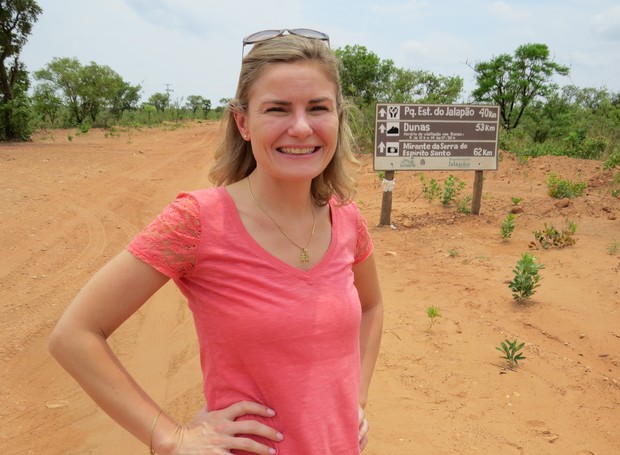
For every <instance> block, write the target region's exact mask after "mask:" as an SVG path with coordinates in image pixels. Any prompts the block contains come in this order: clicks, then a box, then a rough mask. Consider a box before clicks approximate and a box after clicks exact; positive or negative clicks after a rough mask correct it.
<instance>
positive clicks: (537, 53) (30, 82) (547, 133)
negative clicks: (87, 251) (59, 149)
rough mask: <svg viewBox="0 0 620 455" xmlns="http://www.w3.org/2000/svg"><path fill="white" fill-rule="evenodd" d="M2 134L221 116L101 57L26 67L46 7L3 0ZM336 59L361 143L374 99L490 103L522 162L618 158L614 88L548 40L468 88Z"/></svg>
mask: <svg viewBox="0 0 620 455" xmlns="http://www.w3.org/2000/svg"><path fill="white" fill-rule="evenodd" d="M0 13H1V14H0V44H1V45H2V49H3V52H2V53H0V90H1V93H0V95H1V96H0V141H20V140H22V141H23V140H28V139H30V137H31V135H32V133H33V132H34V131H36V130H38V129H50V128H76V129H77V130H79V131H81V132H87V131H88V130H89V129H90V128H92V127H103V128H114V127H119V126H120V127H140V126H152V125H158V124H161V123H163V122H182V121H184V120H200V119H210V120H217V119H219V118H221V114H222V112H223V110H224V107H225V106H226V104H227V103H228V101H229V98H221V99H220V100H219V101H218V105H217V106H214V103H213V102H212V101H211V100H209V99H207V98H205V97H204V96H202V95H200V94H193V95H188V96H187V97H180V98H173V97H172V96H171V91H162V92H158V93H152V94H144V93H143V91H142V87H141V86H140V85H132V84H131V83H130V82H127V81H125V80H124V79H123V77H122V76H121V75H120V74H118V73H117V72H115V71H114V70H113V69H112V68H110V67H108V66H103V65H99V64H97V63H96V62H90V63H88V64H85V63H83V62H80V61H78V60H77V59H75V58H68V57H57V58H54V59H53V60H52V61H51V62H49V63H47V65H45V67H43V68H38V69H35V70H34V71H33V72H28V71H27V70H26V68H25V66H24V64H23V63H22V62H21V61H20V55H21V52H22V49H23V47H24V45H25V44H26V43H27V40H28V37H29V36H30V34H31V33H32V31H33V25H34V24H35V23H36V22H37V20H38V18H39V17H40V16H41V15H42V14H45V11H44V10H43V9H42V8H41V7H40V6H39V5H38V3H37V2H36V1H35V0H21V1H19V2H8V3H7V4H6V5H5V6H3V8H2V10H1V11H0ZM335 52H336V54H337V55H338V57H339V59H340V60H341V62H342V69H341V79H342V87H343V92H344V94H345V96H346V98H347V100H348V101H349V102H350V104H351V105H352V107H353V109H352V113H351V119H350V120H351V124H352V129H353V132H354V135H355V137H356V140H357V146H358V150H359V151H360V152H362V153H371V152H372V150H373V147H374V139H373V137H374V119H375V104H376V103H377V102H381V103H411V104H413V103H419V104H424V103H428V104H459V103H478V104H494V105H498V106H499V107H500V127H501V131H500V135H499V146H500V148H501V149H503V150H508V151H510V152H511V153H514V154H515V155H516V156H517V157H518V159H519V161H525V160H527V159H529V158H530V157H537V156H541V155H566V156H571V157H575V158H584V159H595V160H602V161H603V166H604V168H605V169H606V170H611V169H613V168H615V167H617V166H619V165H620V145H619V143H618V136H619V134H620V133H619V132H620V93H612V92H610V91H608V90H607V89H606V88H604V87H597V88H594V87H586V88H580V87H576V86H574V85H566V86H563V87H560V86H559V85H558V84H556V83H555V82H554V81H555V80H557V79H561V77H563V76H569V72H570V70H569V67H568V66H565V65H562V64H560V63H557V62H555V61H554V60H553V59H552V58H551V52H550V50H549V48H548V47H547V45H545V44H541V43H528V44H524V45H521V46H519V47H518V48H517V49H516V50H515V51H514V52H513V53H505V54H501V55H498V56H492V57H490V58H489V60H487V61H480V62H473V63H468V65H469V67H470V68H471V69H472V71H473V75H474V77H475V79H476V83H477V87H476V88H475V89H474V90H473V92H472V93H469V94H467V93H464V92H463V80H462V78H460V77H456V76H443V75H439V74H434V73H432V72H429V71H426V70H424V69H409V68H399V67H397V66H396V65H395V63H394V61H392V60H390V59H381V58H380V57H379V56H378V55H376V54H375V53H373V52H372V51H370V50H369V49H367V48H366V47H364V46H360V45H346V46H344V47H342V48H338V49H336V50H335Z"/></svg>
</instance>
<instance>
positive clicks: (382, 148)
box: [379, 142, 385, 154]
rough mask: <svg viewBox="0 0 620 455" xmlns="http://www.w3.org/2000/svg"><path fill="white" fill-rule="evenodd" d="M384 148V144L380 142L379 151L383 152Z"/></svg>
mask: <svg viewBox="0 0 620 455" xmlns="http://www.w3.org/2000/svg"><path fill="white" fill-rule="evenodd" d="M384 150H385V144H384V143H383V142H382V143H381V144H379V153H381V154H383V151H384Z"/></svg>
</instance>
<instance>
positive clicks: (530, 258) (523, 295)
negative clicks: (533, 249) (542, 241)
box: [508, 253, 545, 302]
mask: <svg viewBox="0 0 620 455" xmlns="http://www.w3.org/2000/svg"><path fill="white" fill-rule="evenodd" d="M544 268H545V266H544V265H542V264H537V263H536V257H534V255H533V254H531V253H523V254H522V255H521V259H519V261H518V262H517V265H516V266H515V268H514V270H513V271H512V272H513V273H514V278H513V280H512V281H510V282H509V283H508V287H509V288H510V290H511V291H512V297H513V298H514V299H515V300H517V301H518V302H521V301H523V300H526V299H529V298H530V297H531V296H532V295H534V293H535V291H534V289H536V288H537V287H538V286H540V284H538V282H539V281H540V279H541V276H540V273H538V271H539V270H540V269H544Z"/></svg>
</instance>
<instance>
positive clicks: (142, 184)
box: [0, 125, 217, 454]
mask: <svg viewBox="0 0 620 455" xmlns="http://www.w3.org/2000/svg"><path fill="white" fill-rule="evenodd" d="M216 130H217V129H216V128H214V127H213V125H206V126H205V128H204V130H203V131H201V132H200V133H195V130H194V134H193V137H192V138H191V140H192V141H193V142H192V146H191V147H186V148H184V154H183V156H179V154H178V153H177V151H176V150H175V147H176V146H178V145H179V144H182V143H183V142H184V141H186V140H187V138H184V137H183V136H184V134H183V130H182V129H181V130H177V131H171V132H170V134H169V136H168V138H167V139H164V140H166V141H168V143H169V146H170V153H167V152H166V151H165V150H164V151H163V152H161V151H160V152H158V153H151V154H149V152H148V150H149V148H150V147H151V145H150V144H151V142H149V137H148V135H147V134H145V135H142V136H140V135H134V136H133V141H134V142H135V144H131V145H132V146H133V148H134V150H132V147H131V146H129V145H127V144H125V143H123V142H122V141H116V143H112V144H111V147H110V151H109V152H108V153H107V154H106V155H105V157H104V159H103V160H100V161H93V160H92V159H91V157H90V156H89V153H88V151H87V152H85V153H79V152H76V154H75V155H74V156H73V157H72V158H71V159H72V160H74V159H75V160H80V161H81V163H80V164H81V168H82V172H81V173H80V174H78V175H67V174H65V173H64V172H63V168H62V167H63V165H67V166H68V165H69V163H63V162H62V161H61V160H56V159H55V156H54V152H55V150H59V149H62V148H64V147H65V145H64V144H48V145H50V147H45V148H44V149H45V150H43V151H42V152H40V153H39V154H38V155H37V156H32V155H31V156H15V157H13V160H11V161H8V163H9V164H14V165H15V166H13V168H12V169H7V166H6V163H3V164H4V167H3V168H0V169H1V170H2V171H3V172H21V173H23V174H24V178H21V179H20V180H19V185H15V188H12V189H10V191H9V189H7V190H5V192H4V194H3V195H2V196H3V199H2V206H1V207H2V211H1V213H2V216H3V217H4V216H5V215H6V216H8V217H10V218H11V219H12V221H13V222H12V223H11V226H14V225H15V223H14V221H15V219H16V218H17V219H19V220H20V225H28V226H30V229H31V234H32V235H31V236H30V237H35V239H34V240H35V241H36V245H37V246H36V247H35V248H31V249H30V250H29V251H28V256H29V261H28V262H29V264H28V265H27V266H26V267H25V266H24V264H23V262H22V263H20V261H23V257H24V251H23V247H22V243H21V242H20V241H19V238H20V237H19V235H17V234H18V232H19V227H20V226H19V225H18V226H17V228H13V229H12V230H11V231H8V232H7V231H4V232H3V234H0V236H5V237H6V238H11V239H18V240H17V242H15V243H14V245H13V248H12V250H11V251H10V252H9V255H7V256H6V257H5V259H6V260H4V261H3V264H2V268H1V269H0V273H1V275H0V276H2V278H3V283H4V284H3V286H2V288H3V289H2V291H1V294H0V295H1V296H2V297H3V298H2V301H3V302H6V301H7V300H5V299H4V297H5V296H9V295H10V299H11V303H9V304H8V305H6V307H5V308H3V315H5V316H7V317H3V318H2V319H1V321H2V322H0V334H1V337H2V343H1V344H0V346H2V348H1V349H2V350H1V351H0V355H1V357H2V359H3V363H5V364H6V365H8V368H6V369H4V370H3V373H2V376H0V377H1V378H2V381H1V382H2V384H4V385H3V386H0V409H7V411H5V412H2V411H0V427H2V428H3V429H2V430H1V431H0V445H2V447H3V451H4V450H7V451H8V453H30V451H32V453H35V452H37V451H38V450H37V448H39V449H40V447H41V442H40V441H33V440H30V439H29V438H28V437H27V435H29V434H32V433H34V432H43V434H47V435H49V440H48V441H47V443H46V444H45V446H46V447H47V448H48V450H46V451H45V453H46V454H47V453H58V454H69V453H88V452H89V450H91V449H88V447H101V444H103V446H106V444H107V445H110V441H109V438H108V435H109V433H110V432H114V431H115V430H114V425H115V424H113V423H112V422H111V421H110V419H109V418H108V417H107V416H104V415H102V413H101V411H98V410H96V408H95V407H94V405H93V404H92V402H90V400H89V399H88V398H87V397H85V395H84V393H83V392H81V391H80V390H79V389H77V388H76V385H75V384H74V383H73V382H72V380H71V379H70V378H67V377H66V376H65V374H64V373H63V372H62V371H60V368H59V367H58V366H57V365H56V364H55V362H54V361H53V360H51V358H50V357H49V354H48V353H47V351H46V349H45V344H46V340H47V338H48V336H49V331H50V330H51V328H52V326H53V325H54V323H55V320H56V319H57V316H59V315H60V313H61V312H62V309H63V308H64V307H65V306H66V304H67V303H68V302H69V301H70V299H71V298H72V297H73V296H74V295H75V294H76V293H77V291H78V290H79V288H80V287H81V286H82V285H83V284H84V282H85V281H86V280H87V279H88V277H90V276H91V275H92V273H94V271H96V270H97V269H98V268H99V267H100V266H101V265H103V263H105V262H106V261H107V260H108V259H110V258H111V257H112V256H113V255H115V254H116V253H117V252H118V251H120V249H121V248H122V247H123V245H125V244H126V243H127V241H128V240H129V239H130V238H131V237H132V236H133V235H134V234H135V233H136V232H138V230H139V229H141V228H142V227H143V226H144V225H145V224H146V223H148V222H150V220H151V219H152V218H153V217H154V215H155V214H156V213H157V212H158V211H159V210H161V208H163V206H164V205H165V204H167V203H168V202H169V201H170V200H171V199H172V198H173V197H174V196H175V195H176V193H177V192H178V191H180V190H182V189H188V190H189V189H194V188H199V187H203V186H205V185H207V183H206V172H207V167H206V166H207V165H208V161H209V159H210V156H211V154H212V148H213V145H214V135H215V131H216ZM196 134H199V135H200V136H196ZM137 136H138V137H137ZM164 136H166V135H164ZM157 137H158V138H159V137H160V135H157ZM54 145H56V146H57V147H54ZM152 147H154V148H156V149H158V150H161V148H162V144H161V143H158V144H156V145H153V146H152ZM141 149H144V150H145V151H141ZM2 152H4V153H5V154H6V150H2ZM9 154H10V153H9ZM166 154H167V155H168V156H165V155H166ZM162 155H164V156H162ZM46 156H51V158H45V157H46ZM0 157H2V155H0ZM0 159H1V158H0ZM71 164H73V165H75V163H71ZM50 167H51V169H50ZM42 187H43V188H45V189H46V192H45V194H43V195H41V188H42ZM35 195H36V196H35ZM50 207H53V210H50ZM40 213H45V214H46V215H45V216H43V217H41V216H40V215H39V214H40ZM8 217H7V218H5V219H7V220H8ZM59 227H60V228H59ZM5 244H6V243H5ZM23 244H24V245H27V244H32V238H29V239H28V241H27V242H23ZM24 282H30V284H31V285H30V286H23V283H24ZM168 288H169V289H168ZM50 306H53V307H55V310H53V314H55V315H56V316H55V317H53V318H51V319H50V318H49V317H47V316H45V315H49V313H50ZM179 312H182V313H183V316H182V317H179V315H178V314H177V313H179ZM188 318H189V313H188V312H187V310H186V308H184V301H183V300H182V299H181V298H180V294H179V293H178V291H177V290H176V288H174V287H173V286H167V287H166V288H165V289H164V290H162V292H161V293H160V294H158V295H156V296H155V297H154V298H153V301H152V302H149V303H148V304H147V305H146V306H145V307H144V308H143V309H141V310H140V314H138V315H137V316H136V317H135V318H134V319H135V320H132V321H131V324H129V323H128V328H127V329H124V328H121V329H119V331H118V332H117V333H115V334H114V335H113V337H112V339H111V343H112V344H113V345H114V344H117V345H118V346H119V347H120V349H121V354H120V355H121V356H122V357H123V360H124V361H125V362H126V363H127V364H128V366H129V367H130V368H131V369H132V370H135V372H136V374H137V376H138V377H140V378H141V379H142V380H143V382H144V383H145V388H146V389H147V390H148V391H149V392H151V393H152V394H153V396H154V397H155V398H156V399H158V400H161V401H162V403H165V402H166V401H168V400H169V399H170V400H175V399H178V398H179V397H181V396H183V394H185V393H186V391H185V390H175V389H174V387H177V386H176V384H177V383H175V384H173V383H172V381H177V380H178V379H179V377H178V375H175V376H173V377H172V378H169V377H168V375H167V373H168V371H169V370H171V369H176V370H179V371H182V372H183V374H184V375H191V374H194V376H195V377H194V381H193V382H194V383H195V379H196V378H197V379H198V381H199V380H200V376H199V364H198V361H197V357H196V355H189V356H187V355H178V354H176V352H175V351H171V350H170V343H169V339H168V337H167V336H164V337H162V334H169V333H173V332H174V328H175V327H176V324H177V322H178V321H179V319H181V320H188ZM189 321H190V322H191V318H189ZM185 325H186V326H187V325H188V324H185ZM189 325H190V326H191V327H189V328H191V330H189V329H188V330H185V331H184V332H183V333H180V334H178V335H179V337H178V338H179V341H178V344H179V346H182V347H184V349H186V346H187V345H188V344H189V345H190V346H191V345H192V342H193V344H194V345H195V342H194V341H193V337H192V335H193V324H189ZM129 329H131V330H129ZM185 338H187V339H185ZM136 340H137V341H136ZM22 356H27V357H28V358H29V359H30V360H31V361H32V362H35V364H36V365H38V367H37V369H33V368H31V367H30V366H28V365H31V364H32V363H20V362H19V358H20V357H22ZM154 365H157V367H156V370H157V371H155V372H154V371H152V370H153V366H154ZM158 372H161V374H159V373H158ZM9 373H10V376H9ZM154 373H155V374H154ZM193 382H192V381H191V380H186V379H183V382H179V383H178V384H185V385H187V388H189V389H191V390H192V392H191V393H192V394H194V395H195V392H196V387H195V386H192V383H193ZM34 384H47V385H48V386H49V389H48V390H47V391H46V392H47V394H46V396H41V397H33V396H32V395H31V392H32V389H33V387H34V386H33V385H34ZM168 389H172V390H171V392H168ZM199 397H200V395H199ZM199 406H200V403H199V402H198V403H196V405H195V407H194V408H195V410H197V409H198V407H199ZM5 418H6V420H5ZM15 422H19V424H15ZM5 423H6V424H5ZM67 427H69V428H70V432H71V433H72V434H79V435H81V437H79V438H72V439H71V440H70V441H67V440H66V438H62V437H55V435H57V434H59V431H58V430H60V429H62V428H67ZM106 428H107V429H109V430H110V431H109V432H108V431H105V429H106ZM101 430H104V431H101ZM64 431H66V430H64ZM117 432H118V431H117ZM118 433H122V432H118ZM60 434H62V432H60ZM65 434H66V432H65ZM91 436H93V437H92V438H91ZM100 438H101V439H102V440H101V441H99V439H100ZM106 439H107V441H106ZM79 440H82V443H79V444H83V446H82V447H84V448H85V450H86V452H85V451H83V450H77V449H76V448H75V447H76V443H78V442H79ZM126 442H128V443H129V444H134V445H135V444H136V442H135V441H133V440H132V438H131V437H129V438H127V440H125V439H124V438H123V437H121V438H120V439H119V440H118V442H116V443H114V444H113V446H114V447H116V448H118V450H114V451H112V452H109V451H108V450H107V449H106V450H105V452H106V453H128V452H127V451H126V450H127V446H126V444H125V443H126ZM92 450H94V449H92ZM5 453H7V452H5ZM94 453H101V452H100V450H94Z"/></svg>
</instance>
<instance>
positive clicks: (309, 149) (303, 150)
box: [276, 147, 320, 155]
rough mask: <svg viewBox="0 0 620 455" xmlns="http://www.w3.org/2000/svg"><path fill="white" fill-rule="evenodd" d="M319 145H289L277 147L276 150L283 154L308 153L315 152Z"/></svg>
mask: <svg viewBox="0 0 620 455" xmlns="http://www.w3.org/2000/svg"><path fill="white" fill-rule="evenodd" d="M319 148H320V147H303V148H301V147H300V148H291V147H279V148H278V149H276V150H278V152H280V153H284V154H285V155H310V154H312V153H314V152H316V151H317V150H318V149H319Z"/></svg>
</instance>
